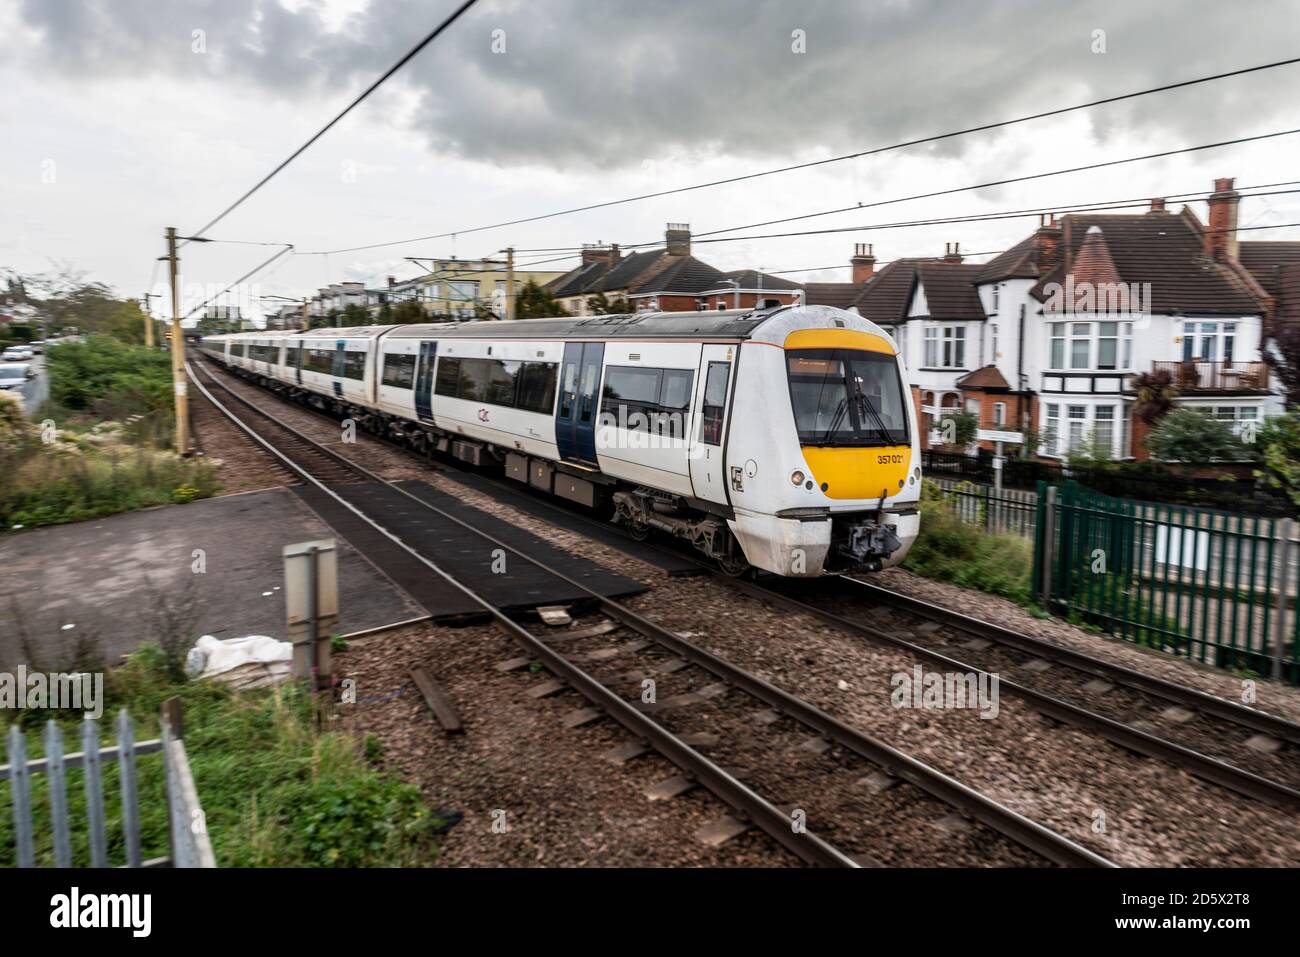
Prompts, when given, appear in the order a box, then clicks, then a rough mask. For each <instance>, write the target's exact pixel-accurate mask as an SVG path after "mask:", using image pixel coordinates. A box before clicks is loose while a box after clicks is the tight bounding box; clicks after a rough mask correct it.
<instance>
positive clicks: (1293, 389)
mask: <svg viewBox="0 0 1300 957" xmlns="http://www.w3.org/2000/svg"><path fill="white" fill-rule="evenodd" d="M1263 354H1264V361H1265V362H1266V363H1268V367H1269V368H1270V369H1272V370H1273V374H1274V375H1275V376H1277V379H1278V381H1279V382H1280V383H1282V388H1283V389H1284V390H1285V391H1286V404H1287V408H1292V407H1294V406H1297V405H1300V325H1296V324H1294V323H1288V324H1286V325H1284V326H1282V327H1281V328H1280V329H1279V330H1278V331H1277V333H1276V334H1275V335H1274V336H1273V342H1272V347H1271V348H1265V349H1264V350H1263Z"/></svg>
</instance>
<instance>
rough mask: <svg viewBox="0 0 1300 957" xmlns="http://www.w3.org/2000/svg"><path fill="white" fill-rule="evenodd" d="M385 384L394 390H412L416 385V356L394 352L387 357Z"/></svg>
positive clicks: (385, 361)
mask: <svg viewBox="0 0 1300 957" xmlns="http://www.w3.org/2000/svg"><path fill="white" fill-rule="evenodd" d="M383 383H384V385H386V386H392V387H393V388H394V389H409V388H411V387H412V385H413V384H414V383H415V356H414V355H397V354H396V353H393V352H390V353H388V354H387V355H385V356H384V378H383Z"/></svg>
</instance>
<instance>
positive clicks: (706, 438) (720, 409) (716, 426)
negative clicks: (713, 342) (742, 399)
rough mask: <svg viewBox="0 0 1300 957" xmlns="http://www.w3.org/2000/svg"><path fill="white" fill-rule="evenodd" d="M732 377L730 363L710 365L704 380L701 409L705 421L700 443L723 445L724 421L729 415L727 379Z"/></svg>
mask: <svg viewBox="0 0 1300 957" xmlns="http://www.w3.org/2000/svg"><path fill="white" fill-rule="evenodd" d="M730 375H731V364H730V363H727V362H710V363H709V374H708V376H707V377H706V378H705V380H704V403H703V404H702V405H701V407H700V414H701V417H702V418H703V420H704V422H703V426H702V428H701V429H700V441H701V442H704V443H705V444H707V445H721V444H722V420H723V418H724V416H725V415H726V413H727V378H728V377H729V376H730Z"/></svg>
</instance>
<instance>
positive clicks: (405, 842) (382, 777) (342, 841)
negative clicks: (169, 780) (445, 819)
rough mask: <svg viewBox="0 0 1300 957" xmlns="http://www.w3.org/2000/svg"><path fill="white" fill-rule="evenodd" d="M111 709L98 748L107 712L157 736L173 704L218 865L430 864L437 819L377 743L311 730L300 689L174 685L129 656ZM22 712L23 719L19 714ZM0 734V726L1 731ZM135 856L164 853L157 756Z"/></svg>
mask: <svg viewBox="0 0 1300 957" xmlns="http://www.w3.org/2000/svg"><path fill="white" fill-rule="evenodd" d="M106 680H107V682H108V685H109V687H108V688H107V689H106V691H107V692H108V696H109V697H110V700H111V703H112V711H111V712H110V711H108V710H106V711H105V716H104V718H103V720H102V722H101V725H102V728H101V742H100V743H101V746H105V745H107V744H110V743H112V740H111V739H112V738H113V734H112V733H111V728H112V726H113V725H114V723H115V722H114V721H113V720H112V719H114V718H115V717H116V713H117V708H118V707H121V706H125V707H127V708H128V710H129V711H130V712H131V714H132V715H133V716H134V717H135V719H136V739H137V740H144V739H146V738H150V737H156V736H157V734H158V721H157V714H158V711H159V708H160V706H161V704H162V702H163V701H164V700H165V699H167V698H169V697H172V696H179V697H180V698H181V699H182V702H183V705H184V721H185V747H186V751H187V754H188V757H189V761H190V768H191V770H192V771H193V774H194V780H195V785H196V787H197V789H198V794H199V800H200V801H201V802H202V805H203V810H204V816H205V818H206V824H207V830H208V834H209V837H210V839H211V841H212V846H213V852H214V854H215V856H216V859H217V864H218V866H220V867H254V866H257V867H329V866H347V867H373V866H427V865H430V864H432V863H433V862H434V860H435V859H436V856H437V837H436V833H435V831H436V829H437V828H438V826H439V825H440V823H441V822H440V821H438V819H437V818H436V817H435V816H434V815H433V813H432V812H431V811H430V809H429V808H428V807H427V806H426V805H425V803H424V801H423V799H422V797H421V795H420V792H419V790H418V789H417V788H415V787H414V786H412V785H409V784H404V783H402V782H401V781H399V780H397V779H396V778H394V777H392V776H390V775H389V774H387V773H385V772H383V771H382V770H380V769H378V768H377V767H375V763H376V762H378V761H381V760H382V748H381V747H380V745H379V742H378V740H377V739H373V738H371V737H367V738H366V739H361V738H359V737H357V736H354V735H351V734H348V733H343V732H337V731H328V732H324V733H322V732H319V731H318V730H316V726H315V724H316V723H315V719H314V716H313V705H312V702H311V700H310V697H309V695H308V694H307V693H306V692H305V691H303V690H302V689H301V688H300V686H298V685H282V686H280V687H278V688H274V689H265V690H257V691H248V692H240V693H236V692H234V691H231V690H230V689H229V688H228V686H226V685H223V684H220V683H214V682H208V681H204V682H176V681H174V680H173V679H171V678H168V677H167V676H166V669H165V668H164V667H163V664H162V655H161V653H160V652H159V651H157V650H156V649H154V650H146V651H145V652H142V653H141V654H138V655H135V656H133V657H132V659H131V660H130V662H129V663H128V664H126V665H125V666H123V667H122V668H119V669H117V670H116V671H114V672H112V673H111V675H110V677H109V678H108V679H106ZM20 714H21V713H20ZM44 717H46V716H44V715H41V716H31V715H27V716H26V721H25V724H27V726H28V733H27V751H28V756H29V757H34V756H38V755H39V754H40V753H41V742H40V733H39V728H40V725H41V724H43V720H42V719H43V718H44ZM54 717H56V718H57V719H58V720H59V721H60V724H61V725H62V726H63V728H64V742H65V751H73V750H80V745H79V744H74V743H73V742H74V741H79V740H80V738H79V736H77V735H78V734H79V728H78V725H79V721H78V720H77V719H76V718H75V717H69V716H65V715H54ZM0 730H3V731H4V732H5V733H7V730H8V729H7V726H0ZM136 766H137V769H138V774H139V790H140V795H141V799H140V806H141V811H142V815H141V835H142V843H143V856H144V857H145V859H149V858H151V857H163V856H166V855H167V853H168V843H167V810H166V802H165V800H164V783H163V768H162V757H161V755H157V754H154V755H144V756H141V757H140V758H138V759H137V762H136ZM103 769H104V783H105V788H104V791H105V807H106V817H107V819H108V828H107V830H108V840H109V861H110V863H111V864H113V865H119V864H122V863H124V862H125V860H126V849H125V843H124V840H123V834H122V826H121V813H120V808H121V797H120V785H119V779H118V767H117V765H116V764H115V763H114V764H105V765H103ZM83 787H84V785H83V780H82V776H81V772H80V771H71V772H69V781H68V803H69V809H70V814H71V820H72V822H73V824H72V832H73V858H74V863H75V864H77V865H86V864H88V863H89V849H88V846H87V836H86V827H85V797H84V792H83ZM32 806H33V816H34V819H35V828H36V833H37V835H38V842H37V855H38V857H37V863H38V865H39V866H53V846H52V842H51V836H50V830H49V801H48V784H47V779H46V777H45V775H36V776H34V777H33V779H32ZM12 814H13V812H12V808H11V806H10V798H9V790H8V788H7V787H5V788H3V789H0V866H8V867H12V866H14V863H15V860H14V853H15V851H14V834H13V817H12Z"/></svg>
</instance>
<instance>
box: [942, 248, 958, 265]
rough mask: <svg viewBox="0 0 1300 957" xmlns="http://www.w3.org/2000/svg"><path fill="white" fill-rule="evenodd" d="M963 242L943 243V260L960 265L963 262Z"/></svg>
mask: <svg viewBox="0 0 1300 957" xmlns="http://www.w3.org/2000/svg"><path fill="white" fill-rule="evenodd" d="M961 259H962V257H961V243H944V244H943V261H944V262H946V263H952V264H953V265H959V264H960V263H961Z"/></svg>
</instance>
